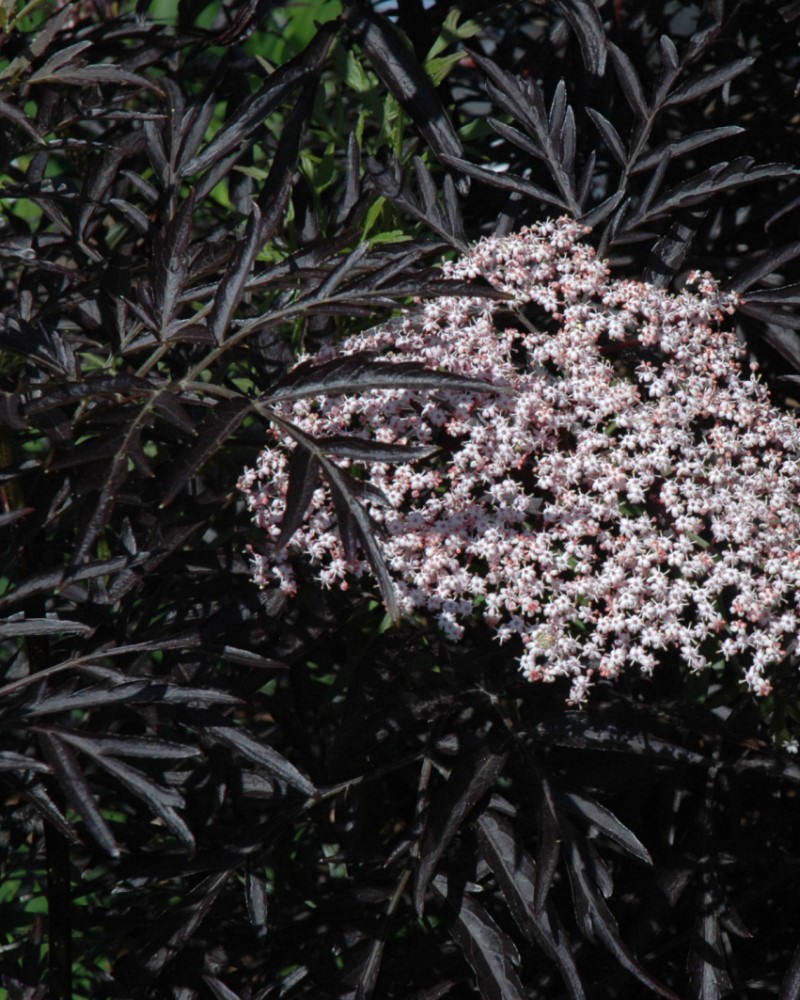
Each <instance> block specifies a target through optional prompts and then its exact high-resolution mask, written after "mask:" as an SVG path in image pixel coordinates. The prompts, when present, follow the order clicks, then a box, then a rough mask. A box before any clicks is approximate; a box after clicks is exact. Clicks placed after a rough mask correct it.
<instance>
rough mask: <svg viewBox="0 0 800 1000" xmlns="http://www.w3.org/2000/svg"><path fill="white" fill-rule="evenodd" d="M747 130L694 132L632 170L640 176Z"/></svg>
mask: <svg viewBox="0 0 800 1000" xmlns="http://www.w3.org/2000/svg"><path fill="white" fill-rule="evenodd" d="M590 114H591V112H590ZM744 131H745V130H744V129H743V128H742V127H741V125H723V126H721V127H720V128H707V129H703V131H702V132H694V133H693V134H692V135H689V136H687V137H686V138H685V139H678V140H675V141H673V142H665V143H663V144H662V145H660V146H657V147H656V148H655V149H654V150H652V152H650V153H648V154H647V155H646V156H643V157H641V159H638V160H637V161H636V163H635V164H634V165H633V167H632V168H631V173H632V174H638V173H640V172H641V171H642V170H650V169H651V168H652V167H656V166H658V164H659V163H661V161H662V160H664V159H667V160H674V159H676V158H677V157H679V156H683V155H684V154H685V153H693V152H694V150H696V149H699V148H700V147H701V146H707V145H708V144H709V143H710V142H717V140H718V139H727V138H728V137H729V136H732V135H738V134H739V133H740V132H744Z"/></svg>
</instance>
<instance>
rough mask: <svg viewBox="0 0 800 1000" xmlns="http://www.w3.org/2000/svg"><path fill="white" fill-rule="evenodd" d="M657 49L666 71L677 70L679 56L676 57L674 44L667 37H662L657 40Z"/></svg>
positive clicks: (676, 52) (676, 51)
mask: <svg viewBox="0 0 800 1000" xmlns="http://www.w3.org/2000/svg"><path fill="white" fill-rule="evenodd" d="M658 47H659V51H660V53H661V62H662V63H663V64H664V67H665V68H667V69H671V70H674V69H677V68H678V66H679V64H680V56H679V55H678V50H677V48H676V47H675V42H673V41H672V39H671V38H670V37H669V35H662V36H661V38H660V39H659V40H658Z"/></svg>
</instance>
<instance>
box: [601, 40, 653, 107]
mask: <svg viewBox="0 0 800 1000" xmlns="http://www.w3.org/2000/svg"><path fill="white" fill-rule="evenodd" d="M606 45H607V46H608V52H609V55H610V56H611V61H612V62H613V64H614V70H615V72H616V74H617V79H618V80H619V85H620V87H621V88H622V93H623V94H624V95H625V100H626V101H627V102H628V104H630V106H631V109H632V111H633V113H634V115H635V116H636V120H637V123H638V122H643V121H645V120H646V119H647V117H648V115H649V110H648V107H647V99H646V98H645V96H644V89H643V87H642V81H641V80H640V79H639V74H638V73H637V72H636V69H635V67H634V65H633V63H632V62H631V60H630V57H629V56H627V55H626V54H625V53H624V52H623V51H622V49H620V48H619V47H618V46H616V45H615V44H614V43H613V42H608V41H607V42H606Z"/></svg>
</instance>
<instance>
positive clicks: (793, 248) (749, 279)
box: [725, 242, 800, 298]
mask: <svg viewBox="0 0 800 1000" xmlns="http://www.w3.org/2000/svg"><path fill="white" fill-rule="evenodd" d="M797 257H800V242H797V243H790V244H789V245H788V246H785V247H780V248H779V249H777V250H768V251H767V252H766V253H765V254H764V255H763V256H762V257H760V258H759V259H758V260H757V261H756V263H755V264H753V265H752V267H749V268H747V269H746V270H745V271H741V272H740V273H739V274H737V275H735V276H734V278H733V279H732V280H731V281H729V282H728V283H727V284H726V285H725V291H726V292H739V294H742V293H743V292H746V291H747V289H748V288H750V287H751V286H753V285H754V284H755V283H756V282H757V281H759V280H760V279H761V278H766V276H767V275H768V274H772V273H773V271H777V270H778V269H779V268H780V267H781V266H782V265H783V264H787V263H788V262H789V261H790V260H795V258H797ZM745 298H747V296H745Z"/></svg>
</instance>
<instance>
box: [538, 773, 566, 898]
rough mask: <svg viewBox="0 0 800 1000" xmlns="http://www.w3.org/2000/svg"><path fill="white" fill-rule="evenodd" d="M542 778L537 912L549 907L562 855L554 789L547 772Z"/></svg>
mask: <svg viewBox="0 0 800 1000" xmlns="http://www.w3.org/2000/svg"><path fill="white" fill-rule="evenodd" d="M537 777H538V779H539V782H538V784H539V794H538V801H537V804H536V828H537V835H538V838H537V845H536V881H535V890H534V894H533V909H534V913H537V914H539V913H544V912H545V910H546V907H547V902H548V897H549V895H550V889H551V888H552V886H553V880H554V879H555V875H556V869H557V868H558V862H559V859H560V857H561V830H560V828H559V825H558V813H557V811H556V806H555V802H554V801H553V791H552V789H551V787H550V781H549V780H548V778H547V776H546V774H544V773H543V772H541V769H540V773H539V774H538V775H537Z"/></svg>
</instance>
